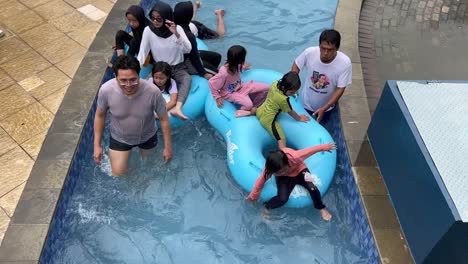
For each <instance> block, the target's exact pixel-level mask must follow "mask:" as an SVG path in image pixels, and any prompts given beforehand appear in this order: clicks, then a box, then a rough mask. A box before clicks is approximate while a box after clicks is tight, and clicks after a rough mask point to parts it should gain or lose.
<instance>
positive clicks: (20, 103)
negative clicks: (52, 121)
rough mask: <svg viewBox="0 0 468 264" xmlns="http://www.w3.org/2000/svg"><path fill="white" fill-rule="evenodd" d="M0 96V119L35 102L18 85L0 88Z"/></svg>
mask: <svg viewBox="0 0 468 264" xmlns="http://www.w3.org/2000/svg"><path fill="white" fill-rule="evenodd" d="M0 98H2V100H0V120H3V119H5V118H6V117H8V116H10V115H12V114H14V113H16V112H17V111H19V110H20V109H21V108H23V107H26V106H27V105H30V104H32V103H34V102H35V100H34V98H33V97H31V96H30V95H29V94H28V93H26V91H25V90H24V89H23V88H21V87H20V86H18V85H13V86H11V87H9V88H7V89H4V90H1V91H0Z"/></svg>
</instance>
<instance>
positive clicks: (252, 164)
mask: <svg viewBox="0 0 468 264" xmlns="http://www.w3.org/2000/svg"><path fill="white" fill-rule="evenodd" d="M249 165H250V166H251V167H253V168H254V169H257V170H258V171H260V172H261V171H262V169H263V167H259V166H257V164H255V163H253V162H252V161H249Z"/></svg>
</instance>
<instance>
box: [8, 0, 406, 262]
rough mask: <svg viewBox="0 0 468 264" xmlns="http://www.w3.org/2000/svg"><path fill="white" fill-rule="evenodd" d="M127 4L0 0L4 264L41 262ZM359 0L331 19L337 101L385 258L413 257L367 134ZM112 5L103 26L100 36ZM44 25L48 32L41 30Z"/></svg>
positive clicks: (343, 6) (343, 5)
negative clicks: (347, 72)
mask: <svg viewBox="0 0 468 264" xmlns="http://www.w3.org/2000/svg"><path fill="white" fill-rule="evenodd" d="M123 2H125V3H123ZM367 2H371V1H366V3H367ZM374 2H376V3H377V2H378V1H377V0H374ZM131 3H137V1H118V2H117V3H116V4H115V6H114V3H113V2H111V1H108V0H78V1H72V0H66V1H61V0H52V1H49V0H41V1H29V0H0V6H1V7H2V11H3V10H6V12H3V13H2V14H0V17H2V22H1V23H0V29H2V30H3V31H4V32H5V36H4V37H2V38H0V94H1V98H2V101H1V104H0V110H1V111H0V142H1V146H2V147H1V148H0V160H1V161H2V162H1V163H0V171H1V174H0V183H1V185H0V243H1V246H0V263H3V262H7V261H23V262H24V263H36V262H37V261H38V259H39V256H40V253H41V250H42V246H43V244H44V240H45V238H46V235H47V230H48V228H49V224H50V221H51V218H52V215H53V212H54V209H55V206H56V203H57V200H58V197H59V195H60V191H61V187H62V185H63V182H64V177H65V175H66V172H67V171H68V168H69V164H70V161H71V159H72V157H73V154H74V152H75V147H76V146H77V143H78V141H79V136H80V134H81V131H82V128H83V125H84V122H85V120H86V118H87V115H88V112H89V109H90V107H91V103H92V100H93V98H94V97H95V93H96V87H98V86H99V83H100V80H101V78H102V75H100V74H96V72H102V69H103V67H105V59H106V58H107V57H108V56H110V55H111V52H112V50H111V49H110V46H111V44H112V42H113V34H114V33H115V30H116V29H117V28H121V27H123V26H124V24H125V21H124V20H123V19H122V14H123V13H124V12H125V10H126V8H127V7H128V6H129V5H130V4H131ZM88 4H90V5H92V7H90V6H87V5H88ZM83 6H87V8H81V7H83ZM112 6H114V9H113V10H112V11H111V8H112ZM361 6H362V0H350V1H340V2H339V4H338V9H337V14H336V19H335V28H336V29H337V30H339V31H340V32H341V33H342V35H343V40H342V47H341V50H342V51H343V52H345V53H346V54H348V55H349V56H350V58H351V60H352V62H353V84H352V85H351V87H349V89H348V90H347V92H346V93H345V95H344V96H343V98H342V100H341V101H340V104H341V107H340V111H341V119H342V129H343V133H344V137H345V139H346V145H347V148H348V154H349V158H350V161H351V164H352V166H353V172H354V176H355V179H356V182H357V185H358V187H359V190H360V193H361V198H362V200H363V203H364V207H365V209H366V213H367V215H368V218H369V223H370V226H371V228H372V231H373V234H374V239H375V241H376V244H377V248H378V250H379V253H380V256H381V261H382V263H412V262H413V261H412V258H411V256H410V254H409V251H408V249H407V246H406V243H405V241H404V238H403V236H402V235H401V230H400V227H399V223H398V220H397V219H396V215H395V213H394V209H393V206H392V204H391V203H390V201H389V199H388V195H387V191H386V188H385V185H384V183H383V181H382V177H381V175H380V172H379V170H378V168H377V165H376V162H375V159H374V157H373V154H372V151H371V149H370V146H369V142H368V140H367V134H366V131H367V127H368V124H369V122H370V117H371V112H372V111H373V110H372V108H370V109H369V107H368V105H369V104H368V98H371V97H372V96H368V94H369V93H370V91H368V87H367V86H364V80H365V78H364V76H363V70H364V73H366V69H368V68H366V65H365V64H362V61H361V57H362V56H363V54H360V50H359V44H360V43H362V42H361V40H360V38H361V37H362V34H360V33H361V30H362V29H363V28H364V29H367V25H365V24H362V23H361V24H360V23H359V21H360V19H361V21H362V20H363V16H364V17H365V14H362V13H361ZM93 7H94V8H93ZM5 8H6V9H5ZM80 8H81V9H80ZM78 9H79V10H81V11H83V12H80V11H79V10H78ZM96 9H98V10H96ZM45 10H47V16H46V15H45V13H44V12H45ZM99 10H100V11H99ZM86 12H87V13H86ZM101 12H102V13H101ZM108 12H111V13H110V14H109V18H108V20H107V21H106V27H103V28H102V29H101V31H100V32H99V34H97V35H96V33H97V32H98V31H99V30H100V28H101V24H102V23H103V22H104V20H105V19H106V18H105V17H102V15H103V13H104V15H106V14H107V13H108ZM94 19H97V20H94ZM364 21H365V20H364ZM44 31H48V32H51V33H49V34H48V35H47V36H44V35H43V34H38V33H39V32H44ZM93 41H94V42H93ZM311 43H313V41H312V40H311ZM45 44H49V45H45ZM51 44H52V45H51ZM361 53H362V52H361ZM83 58H84V60H83V62H82V64H81V66H80V67H79V69H78V66H79V65H80V62H81V61H82V59H83ZM77 71H78V72H77ZM75 73H76V74H75ZM72 79H73V80H72ZM68 86H70V89H68V92H67V88H68ZM66 92H67V93H66ZM65 93H66V95H65V96H64V94H65ZM372 95H374V94H372ZM372 98H374V97H372ZM62 99H63V102H64V103H63V104H62V105H61V106H60V104H61V102H62ZM59 106H60V107H59ZM54 117H55V118H54ZM41 146H42V150H41ZM40 150H41V152H40V154H39V151H40ZM28 178H29V180H28ZM26 181H27V182H26ZM23 190H24V191H23ZM15 208H16V210H15ZM4 234H5V237H4V238H3V235H4ZM2 238H3V241H2Z"/></svg>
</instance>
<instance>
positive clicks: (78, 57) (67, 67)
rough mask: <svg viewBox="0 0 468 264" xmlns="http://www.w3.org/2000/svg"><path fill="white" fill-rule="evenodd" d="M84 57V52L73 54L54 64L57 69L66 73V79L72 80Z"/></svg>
mask: <svg viewBox="0 0 468 264" xmlns="http://www.w3.org/2000/svg"><path fill="white" fill-rule="evenodd" d="M83 57H84V52H78V53H76V54H73V55H72V56H71V57H69V58H67V59H65V60H63V61H61V62H59V63H57V64H55V66H56V67H57V68H59V69H60V70H61V71H63V72H64V73H66V74H67V75H68V77H70V78H73V76H74V75H75V73H76V70H77V69H78V67H79V66H80V64H81V61H82V60H83Z"/></svg>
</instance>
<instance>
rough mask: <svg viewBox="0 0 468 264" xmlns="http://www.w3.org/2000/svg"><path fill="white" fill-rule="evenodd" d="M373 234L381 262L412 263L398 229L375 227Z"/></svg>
mask: <svg viewBox="0 0 468 264" xmlns="http://www.w3.org/2000/svg"><path fill="white" fill-rule="evenodd" d="M374 235H375V237H376V239H377V248H378V250H379V252H380V257H381V259H382V263H385V264H386V263H389V264H390V263H395V264H411V263H414V261H413V259H412V257H411V255H410V252H409V250H408V247H407V246H406V243H405V240H404V238H403V235H402V234H401V233H400V230H399V229H376V230H374Z"/></svg>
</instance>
